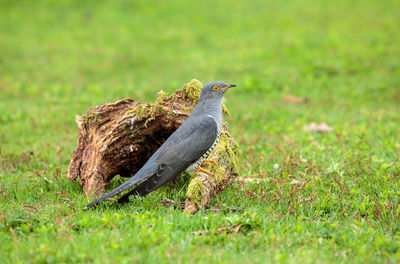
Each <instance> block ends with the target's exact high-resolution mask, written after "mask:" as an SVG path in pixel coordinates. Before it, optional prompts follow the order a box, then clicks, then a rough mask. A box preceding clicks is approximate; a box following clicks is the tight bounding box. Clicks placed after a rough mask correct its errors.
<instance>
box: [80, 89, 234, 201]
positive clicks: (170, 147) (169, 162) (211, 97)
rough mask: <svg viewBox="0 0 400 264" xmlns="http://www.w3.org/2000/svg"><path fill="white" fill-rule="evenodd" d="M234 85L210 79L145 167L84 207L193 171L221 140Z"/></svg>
mask: <svg viewBox="0 0 400 264" xmlns="http://www.w3.org/2000/svg"><path fill="white" fill-rule="evenodd" d="M235 86H236V85H234V84H225V83H223V82H211V83H208V84H206V85H205V86H204V87H203V90H202V91H201V95H200V99H199V101H198V103H197V105H196V107H195V108H194V110H193V112H192V113H191V114H190V116H189V118H188V119H187V120H186V121H185V122H184V123H183V124H182V125H181V126H180V127H179V128H178V129H177V130H176V131H175V132H174V133H172V135H171V136H169V138H168V139H167V140H166V141H165V142H164V144H162V145H161V147H160V148H159V149H158V150H157V151H156V152H155V153H154V154H153V156H151V157H150V159H149V160H148V161H147V162H146V163H145V164H144V165H143V167H142V168H141V169H140V170H139V171H138V172H137V173H136V174H135V175H133V176H132V177H131V178H130V179H129V180H127V181H126V182H124V183H123V184H121V185H120V186H118V187H117V188H115V189H114V190H112V191H111V192H109V193H107V194H105V195H103V196H102V197H100V198H98V199H97V200H95V201H94V202H92V203H90V204H88V205H86V206H85V209H87V208H89V207H91V206H93V205H96V204H98V203H100V202H102V201H104V200H106V199H108V198H110V197H113V196H115V195H117V194H120V193H121V192H123V191H125V190H127V189H130V188H132V187H134V186H136V188H135V189H134V190H133V191H131V192H130V193H128V194H127V195H124V196H123V197H122V198H121V199H120V201H127V200H129V199H128V196H129V195H130V194H131V193H135V194H137V195H140V196H144V195H146V194H148V193H150V192H152V191H155V190H157V189H158V188H160V187H161V186H162V185H164V184H166V183H167V182H169V181H171V180H173V179H175V178H176V177H177V176H178V175H179V174H180V173H181V172H182V171H184V170H186V171H193V170H196V169H198V168H199V166H200V165H201V164H202V163H203V161H205V159H206V158H207V156H208V155H209V154H210V153H211V151H212V150H213V149H214V148H215V146H216V145H217V143H218V140H219V137H220V133H221V125H222V98H223V95H224V94H225V92H226V91H227V89H228V88H231V87H235Z"/></svg>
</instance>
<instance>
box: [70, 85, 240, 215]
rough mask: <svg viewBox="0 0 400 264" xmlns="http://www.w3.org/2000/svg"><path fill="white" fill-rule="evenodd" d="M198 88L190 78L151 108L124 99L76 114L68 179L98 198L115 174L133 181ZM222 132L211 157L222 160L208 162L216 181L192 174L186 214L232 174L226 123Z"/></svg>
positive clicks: (184, 116)
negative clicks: (77, 132) (74, 147)
mask: <svg viewBox="0 0 400 264" xmlns="http://www.w3.org/2000/svg"><path fill="white" fill-rule="evenodd" d="M201 88H202V85H201V83H200V82H199V81H197V80H192V81H191V82H190V83H188V84H185V85H184V86H183V90H178V91H176V92H175V93H174V94H173V95H172V96H170V97H168V96H166V94H165V93H164V92H162V91H161V92H160V93H158V98H157V101H156V103H155V104H140V103H138V102H134V101H133V100H132V99H123V100H120V101H117V102H115V103H108V104H102V105H98V106H95V107H92V108H90V109H89V110H88V111H87V112H86V113H85V114H84V115H83V116H82V117H81V116H78V115H77V116H76V122H77V125H78V129H79V139H78V142H77V147H76V149H75V151H74V153H73V155H72V159H71V163H70V165H69V168H68V174H67V176H68V178H69V179H70V180H76V179H77V178H78V177H79V180H80V184H81V185H82V187H83V190H84V193H85V195H86V196H87V197H92V196H94V197H98V196H101V195H103V194H104V188H105V186H106V185H107V184H108V183H109V182H110V181H111V179H112V178H113V177H114V176H115V175H120V176H122V177H131V176H132V175H133V174H135V173H136V172H137V171H138V170H139V169H140V168H141V167H142V166H143V165H144V163H145V162H146V161H147V160H148V159H149V158H150V157H151V155H152V154H153V153H154V152H155V151H156V150H157V149H158V148H159V147H160V146H161V145H162V144H163V143H164V141H165V140H166V139H167V138H168V137H169V135H171V134H172V133H173V132H174V131H175V130H176V129H177V128H178V127H179V126H180V125H181V124H182V123H183V122H184V121H185V120H186V119H187V117H188V116H189V115H190V113H191V111H192V110H193V108H194V106H195V105H196V103H197V100H198V98H199V96H200V91H201ZM223 133H224V134H223V135H224V136H223V137H221V139H222V138H223V139H224V140H220V143H219V144H218V145H217V147H216V150H215V151H213V153H212V154H211V155H210V158H211V159H213V160H215V161H217V162H220V167H217V166H215V167H212V166H211V165H208V164H207V168H208V169H210V170H211V171H212V172H213V173H214V175H216V176H217V177H218V180H216V178H215V177H212V176H211V175H209V174H204V173H203V172H199V173H197V174H195V175H194V176H193V180H192V182H191V183H190V184H189V188H188V194H187V197H188V199H187V201H186V205H187V209H186V210H187V211H188V212H190V213H195V212H196V211H197V210H199V209H200V208H202V207H203V206H205V205H207V204H208V203H209V201H210V199H211V198H212V197H213V196H214V195H215V194H216V193H217V192H218V191H220V190H222V189H224V188H225V187H226V186H227V184H228V183H229V182H230V180H231V179H232V177H233V176H235V175H236V174H235V169H236V167H235V166H236V165H235V164H236V159H237V157H236V151H235V146H236V143H235V142H234V140H233V139H232V138H231V137H230V136H229V135H228V134H227V132H226V125H224V128H223ZM224 142H225V143H224ZM223 144H225V145H224V146H230V147H229V149H227V150H226V151H225V152H223V149H226V148H221V147H219V146H220V145H223ZM217 150H218V151H217ZM226 153H228V155H226ZM232 161H234V162H232ZM221 168H224V174H223V175H222V174H220V173H219V174H218V172H220V171H221ZM216 172H217V173H216ZM199 183H200V185H199ZM199 186H200V187H201V188H199Z"/></svg>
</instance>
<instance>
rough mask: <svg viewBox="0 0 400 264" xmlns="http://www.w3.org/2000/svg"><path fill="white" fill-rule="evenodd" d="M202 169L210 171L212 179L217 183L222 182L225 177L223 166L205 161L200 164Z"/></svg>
mask: <svg viewBox="0 0 400 264" xmlns="http://www.w3.org/2000/svg"><path fill="white" fill-rule="evenodd" d="M202 167H203V168H204V169H206V170H208V171H210V172H212V173H213V174H214V179H215V180H216V182H217V183H218V184H220V183H222V181H223V180H224V178H225V168H224V167H221V166H217V165H215V164H214V163H212V162H205V163H204V164H203V166H202Z"/></svg>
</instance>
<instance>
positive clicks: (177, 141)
mask: <svg viewBox="0 0 400 264" xmlns="http://www.w3.org/2000/svg"><path fill="white" fill-rule="evenodd" d="M182 126H183V125H182ZM217 136H218V124H217V122H216V121H215V119H214V118H213V117H211V116H204V117H201V118H197V119H193V120H191V123H190V126H185V127H182V129H178V130H177V131H176V132H175V133H174V134H172V135H171V137H170V138H168V140H167V141H166V142H165V143H166V144H165V146H164V148H162V149H161V150H160V152H159V153H158V155H157V158H156V159H155V161H156V163H158V164H166V165H168V166H175V165H176V164H177V163H181V164H182V165H183V164H184V165H185V166H186V167H185V168H184V169H186V168H187V167H188V166H190V165H191V164H193V163H194V162H195V161H197V160H198V159H199V158H200V157H201V156H202V155H203V154H204V153H205V152H206V151H207V150H208V149H209V148H210V147H211V146H212V144H213V143H214V142H215V140H216V138H217Z"/></svg>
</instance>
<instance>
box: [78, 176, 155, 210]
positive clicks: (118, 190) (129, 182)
mask: <svg viewBox="0 0 400 264" xmlns="http://www.w3.org/2000/svg"><path fill="white" fill-rule="evenodd" d="M139 173H140V171H139V172H138V173H137V174H136V175H134V176H133V177H132V178H130V179H129V180H127V181H126V182H124V183H123V184H121V185H120V186H118V187H117V188H115V189H114V190H112V191H111V192H109V193H107V194H105V195H103V196H101V197H100V198H98V199H97V200H95V201H93V202H92V203H90V204H88V205H86V206H85V208H84V209H88V208H89V207H92V206H94V205H96V204H98V203H101V202H102V201H104V200H107V199H108V198H111V197H113V196H115V195H117V194H120V193H121V192H123V191H125V190H127V189H129V188H131V187H133V186H135V185H137V184H140V183H142V182H143V181H145V180H147V179H148V178H149V177H150V176H151V175H149V176H147V177H140V176H139V175H138V174H139Z"/></svg>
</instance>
